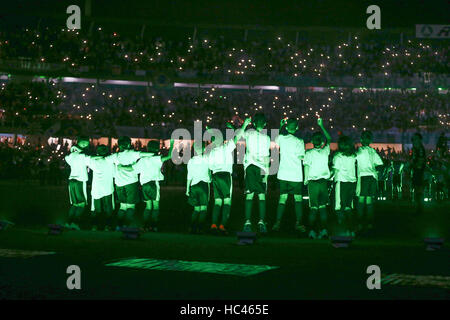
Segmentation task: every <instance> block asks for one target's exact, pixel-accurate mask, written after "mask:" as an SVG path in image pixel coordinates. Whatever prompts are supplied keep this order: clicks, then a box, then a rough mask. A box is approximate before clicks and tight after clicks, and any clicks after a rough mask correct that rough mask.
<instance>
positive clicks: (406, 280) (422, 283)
mask: <svg viewBox="0 0 450 320" xmlns="http://www.w3.org/2000/svg"><path fill="white" fill-rule="evenodd" d="M381 284H390V285H399V286H414V287H439V288H444V289H450V277H446V276H418V275H410V274H400V273H394V274H390V275H382V278H381Z"/></svg>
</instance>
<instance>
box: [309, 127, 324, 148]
mask: <svg viewBox="0 0 450 320" xmlns="http://www.w3.org/2000/svg"><path fill="white" fill-rule="evenodd" d="M323 142H324V139H323V135H322V133H321V132H319V131H317V132H314V133H313V135H312V138H311V143H312V144H313V145H314V148H320V147H322V145H323Z"/></svg>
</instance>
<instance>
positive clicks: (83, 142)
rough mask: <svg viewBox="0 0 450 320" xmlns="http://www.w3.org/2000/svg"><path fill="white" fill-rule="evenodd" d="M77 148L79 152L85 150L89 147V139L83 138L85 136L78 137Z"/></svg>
mask: <svg viewBox="0 0 450 320" xmlns="http://www.w3.org/2000/svg"><path fill="white" fill-rule="evenodd" d="M77 146H78V147H79V148H80V149H81V150H85V149H87V147H89V137H85V136H81V137H78V139H77Z"/></svg>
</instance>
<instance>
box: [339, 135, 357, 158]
mask: <svg viewBox="0 0 450 320" xmlns="http://www.w3.org/2000/svg"><path fill="white" fill-rule="evenodd" d="M338 147H339V151H341V152H342V153H344V154H345V155H350V154H352V153H353V149H354V147H353V142H352V140H351V139H350V137H349V136H340V137H339V140H338Z"/></svg>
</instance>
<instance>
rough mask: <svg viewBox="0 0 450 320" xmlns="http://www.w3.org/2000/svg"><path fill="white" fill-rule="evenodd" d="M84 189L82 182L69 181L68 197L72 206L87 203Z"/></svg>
mask: <svg viewBox="0 0 450 320" xmlns="http://www.w3.org/2000/svg"><path fill="white" fill-rule="evenodd" d="M84 188H85V183H84V182H82V181H78V180H75V179H70V180H69V197H70V200H71V202H72V204H80V203H87V199H86V196H85V194H84Z"/></svg>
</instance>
